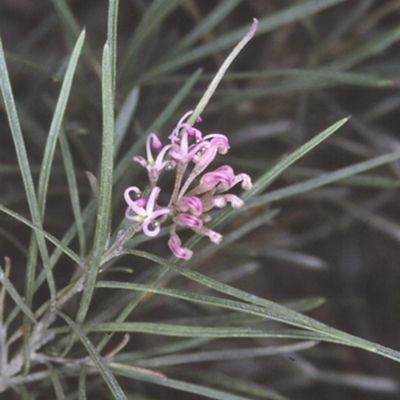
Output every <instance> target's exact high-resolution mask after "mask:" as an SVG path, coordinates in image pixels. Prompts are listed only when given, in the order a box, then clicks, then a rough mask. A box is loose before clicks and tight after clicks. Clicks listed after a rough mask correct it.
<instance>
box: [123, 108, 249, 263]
mask: <svg viewBox="0 0 400 400" xmlns="http://www.w3.org/2000/svg"><path fill="white" fill-rule="evenodd" d="M191 114H192V111H189V112H188V113H186V114H185V115H184V116H183V117H182V118H181V120H180V121H179V122H178V124H177V125H176V127H175V129H174V130H173V131H172V133H171V135H170V136H169V137H168V139H169V141H170V143H169V144H167V145H165V146H164V147H163V146H162V143H161V141H160V140H159V139H158V138H157V136H156V135H155V134H154V133H151V134H150V135H149V136H148V138H147V142H146V153H147V158H144V157H141V156H135V157H134V158H133V160H134V161H136V162H138V163H139V164H141V165H142V166H143V167H145V168H146V169H147V173H148V176H149V182H150V188H149V190H148V192H147V193H146V195H144V194H143V193H142V192H141V191H140V189H139V188H138V187H136V186H131V187H128V188H127V189H126V190H125V192H124V198H125V201H126V203H127V205H128V207H127V210H126V213H125V216H126V218H128V219H130V220H133V221H137V222H140V223H141V224H142V225H141V228H142V231H143V233H144V234H145V235H147V236H150V237H153V236H157V235H158V233H159V232H160V227H161V224H162V223H163V222H164V221H165V220H166V219H167V218H168V217H170V218H171V219H172V225H171V228H170V238H169V241H168V246H169V248H170V249H171V251H172V253H173V254H174V255H175V256H176V257H178V258H183V259H186V260H188V259H189V258H191V257H192V254H193V252H192V251H191V250H190V249H187V248H184V247H182V242H181V239H180V238H179V236H178V234H177V233H176V229H177V227H178V226H180V227H186V228H190V229H192V230H193V231H194V232H196V233H198V234H200V235H204V236H208V238H209V239H210V240H211V241H212V242H213V243H216V244H218V243H220V242H221V240H222V235H221V234H219V233H217V232H215V231H213V230H211V229H208V228H207V227H206V226H205V225H204V224H205V223H207V222H208V221H210V219H211V218H210V216H209V214H208V211H210V210H211V209H212V208H214V207H217V208H222V207H225V206H226V205H227V204H228V203H229V204H230V205H231V206H232V207H233V208H240V207H242V206H243V200H242V199H240V198H239V197H237V196H235V195H234V194H230V193H226V192H227V191H228V190H229V189H230V188H232V187H233V186H235V185H236V184H238V183H239V182H240V183H241V187H242V188H243V189H245V190H248V189H250V188H251V179H250V177H249V176H248V175H247V174H238V175H235V173H234V171H233V169H232V168H231V167H230V166H229V165H223V166H221V167H219V168H217V169H216V170H214V171H211V172H205V173H203V172H204V170H205V169H206V168H207V167H208V166H209V165H210V163H211V162H212V161H213V160H214V158H215V157H216V155H217V154H226V153H227V151H228V149H229V141H228V138H227V137H226V136H225V135H222V134H219V133H213V134H210V135H206V136H203V134H202V133H201V131H199V130H198V129H196V128H194V127H192V126H191V125H189V124H188V123H187V122H185V121H186V119H187V118H188V117H189V116H190V115H191ZM200 121H201V119H200V118H198V119H197V122H200ZM152 148H153V149H159V152H158V154H157V156H156V158H154V157H153V152H152ZM189 167H191V168H192V169H191V171H187V170H188V168H189ZM174 168H175V169H176V178H175V184H174V189H173V192H172V195H171V198H170V200H169V203H168V205H167V206H160V205H158V204H157V200H158V196H159V194H160V191H161V189H160V187H158V186H157V182H158V179H159V177H160V173H161V172H162V171H163V170H171V169H174ZM196 178H199V179H198V183H197V185H194V187H193V188H191V186H193V185H192V183H193V182H194V180H195V179H196Z"/></svg>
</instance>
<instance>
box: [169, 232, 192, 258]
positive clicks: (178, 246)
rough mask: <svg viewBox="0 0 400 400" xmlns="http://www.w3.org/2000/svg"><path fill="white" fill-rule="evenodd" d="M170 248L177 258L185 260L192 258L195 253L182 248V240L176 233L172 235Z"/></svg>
mask: <svg viewBox="0 0 400 400" xmlns="http://www.w3.org/2000/svg"><path fill="white" fill-rule="evenodd" d="M168 246H169V249H170V250H171V252H172V254H173V255H174V256H175V257H178V258H183V259H184V260H189V259H190V258H192V255H193V251H192V250H190V249H187V248H185V247H182V242H181V239H179V236H178V235H177V234H176V233H175V232H173V233H171V236H170V238H169V241H168Z"/></svg>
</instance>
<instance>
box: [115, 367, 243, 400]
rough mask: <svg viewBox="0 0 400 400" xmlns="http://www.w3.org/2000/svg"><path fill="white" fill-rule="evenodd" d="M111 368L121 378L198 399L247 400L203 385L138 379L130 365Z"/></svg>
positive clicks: (152, 378)
mask: <svg viewBox="0 0 400 400" xmlns="http://www.w3.org/2000/svg"><path fill="white" fill-rule="evenodd" d="M111 366H112V369H113V371H115V373H117V374H119V375H121V376H125V377H128V378H132V377H134V378H136V379H141V380H143V381H146V382H151V383H153V384H156V385H160V386H163V387H169V388H172V389H176V390H179V391H182V392H186V393H193V394H198V395H199V396H200V397H206V398H210V399H215V400H249V397H243V396H239V395H236V394H233V393H231V392H224V391H222V390H217V389H212V388H209V387H206V386H204V385H196V384H193V383H188V382H184V381H179V380H176V379H169V378H165V379H160V378H159V377H156V376H154V377H151V376H150V375H145V374H142V376H141V377H139V378H138V377H137V372H136V371H135V370H134V368H133V367H132V366H130V365H124V364H119V363H112V364H111ZM136 369H137V368H136Z"/></svg>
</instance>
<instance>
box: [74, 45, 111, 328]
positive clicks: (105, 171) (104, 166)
mask: <svg viewBox="0 0 400 400" xmlns="http://www.w3.org/2000/svg"><path fill="white" fill-rule="evenodd" d="M102 71H103V72H102V105H103V136H102V155H101V166H100V174H101V176H100V196H99V201H98V210H97V218H96V229H95V236H94V241H93V248H92V254H91V258H90V261H89V265H88V275H87V279H86V282H85V288H84V290H83V295H82V298H81V302H80V305H79V310H78V314H77V320H78V321H79V322H82V321H84V319H85V317H86V314H87V311H88V309H89V305H90V302H91V300H92V295H93V290H94V286H95V283H96V278H97V273H98V270H99V268H100V266H101V265H100V261H101V257H102V254H103V253H104V251H105V249H106V244H107V240H108V238H109V231H110V220H111V196H112V188H113V172H114V101H113V98H114V97H113V78H114V77H113V76H112V60H111V54H110V49H109V46H108V44H107V43H106V45H105V46H104V51H103V64H102Z"/></svg>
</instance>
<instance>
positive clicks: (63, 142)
mask: <svg viewBox="0 0 400 400" xmlns="http://www.w3.org/2000/svg"><path fill="white" fill-rule="evenodd" d="M59 140H60V147H61V154H62V158H63V162H64V169H65V174H66V175H67V182H68V190H69V195H70V199H71V206H72V212H73V214H74V221H75V226H76V231H77V233H78V240H79V254H80V255H81V256H82V257H83V256H84V255H86V236H85V231H84V228H83V216H82V209H81V204H80V201H79V189H78V183H77V181H76V174H75V166H74V161H73V159H72V155H71V150H70V148H69V144H68V140H67V137H66V135H65V133H64V132H62V131H61V132H60V138H59Z"/></svg>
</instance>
